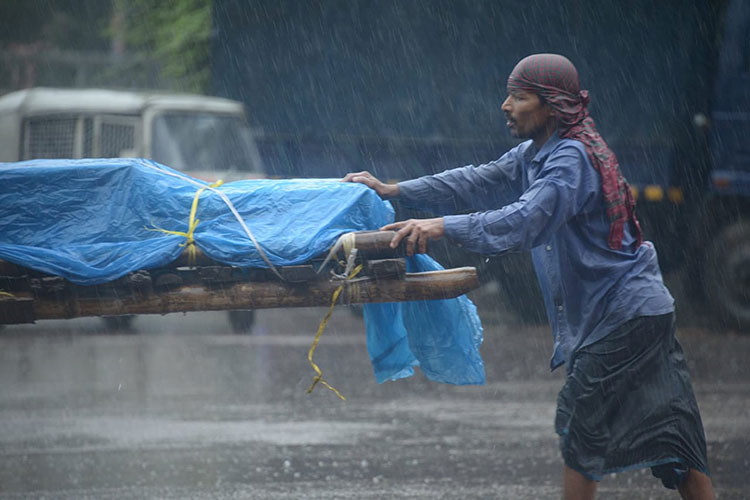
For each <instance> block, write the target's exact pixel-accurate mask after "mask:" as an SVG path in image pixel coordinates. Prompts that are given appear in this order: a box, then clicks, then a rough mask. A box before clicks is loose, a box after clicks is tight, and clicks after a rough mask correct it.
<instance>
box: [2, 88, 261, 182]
mask: <svg viewBox="0 0 750 500" xmlns="http://www.w3.org/2000/svg"><path fill="white" fill-rule="evenodd" d="M118 157H119V158H122V157H140V158H151V159H154V160H156V161H158V162H159V163H162V164H164V165H167V166H169V167H172V168H174V169H176V170H181V171H183V172H187V173H189V174H190V175H192V176H193V177H198V178H202V179H204V180H211V181H214V180H217V179H223V180H225V181H232V180H238V179H244V178H256V177H261V176H262V175H263V165H262V162H261V159H260V155H259V154H258V149H257V147H256V144H255V140H254V139H253V136H252V134H251V132H250V129H249V128H248V126H247V120H246V116H245V109H244V106H243V105H242V103H240V102H237V101H232V100H229V99H222V98H219V97H208V96H203V95H192V94H174V93H171V94H170V93H163V92H156V91H149V92H144V91H125V90H108V89H58V88H32V89H27V90H19V91H16V92H12V93H10V94H6V95H4V96H2V97H0V161H20V160H31V159H36V158H118Z"/></svg>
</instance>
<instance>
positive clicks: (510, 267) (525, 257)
mask: <svg viewBox="0 0 750 500" xmlns="http://www.w3.org/2000/svg"><path fill="white" fill-rule="evenodd" d="M487 266H488V267H487V269H486V271H487V272H488V273H489V275H490V276H491V277H492V278H493V279H494V280H495V281H496V282H497V284H498V286H499V288H500V291H501V293H500V300H502V301H503V302H504V303H505V305H506V306H507V308H508V309H509V310H510V311H511V312H512V313H513V314H515V316H516V318H517V319H518V321H520V322H521V323H523V324H527V325H542V324H545V323H546V322H547V312H546V311H545V309H544V298H543V297H542V291H541V289H540V288H539V282H538V281H537V279H536V274H535V273H534V266H533V264H532V263H531V256H530V255H529V254H528V253H511V254H506V255H503V256H502V257H494V258H492V259H490V260H489V262H488V263H487Z"/></svg>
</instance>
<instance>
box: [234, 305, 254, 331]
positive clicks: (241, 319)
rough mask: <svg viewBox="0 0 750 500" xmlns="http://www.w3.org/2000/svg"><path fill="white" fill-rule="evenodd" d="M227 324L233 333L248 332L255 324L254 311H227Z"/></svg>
mask: <svg viewBox="0 0 750 500" xmlns="http://www.w3.org/2000/svg"><path fill="white" fill-rule="evenodd" d="M229 324H230V325H231V326H232V331H233V332H234V333H240V334H250V333H252V332H253V325H254V324H255V311H253V310H237V311H229Z"/></svg>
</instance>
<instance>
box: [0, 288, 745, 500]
mask: <svg viewBox="0 0 750 500" xmlns="http://www.w3.org/2000/svg"><path fill="white" fill-rule="evenodd" d="M484 292H486V291H480V292H478V293H477V294H476V295H475V296H474V298H475V299H476V302H477V304H478V307H479V310H480V314H481V316H482V319H483V322H484V327H485V342H484V344H483V348H482V355H483V358H484V361H485V363H486V365H487V384H486V385H485V386H481V387H454V386H447V385H440V384H435V383H432V382H429V381H427V380H426V379H425V378H424V377H422V376H421V375H420V374H417V375H415V376H414V377H411V378H409V379H406V380H401V381H398V382H391V383H386V384H382V385H379V384H377V383H376V382H375V381H374V378H373V376H372V371H371V368H370V365H369V361H368V358H367V353H366V348H365V343H364V335H363V326H362V321H361V319H360V318H359V317H357V316H356V315H354V314H352V313H351V312H350V311H349V310H348V309H347V308H344V307H339V308H338V309H337V310H336V313H335V314H334V316H333V318H332V319H331V321H330V322H329V325H328V327H327V329H326V331H325V333H324V335H323V340H322V341H321V344H320V346H319V348H318V350H317V352H316V361H317V362H318V364H319V365H320V366H321V368H322V369H323V371H324V374H325V376H326V379H327V380H328V381H329V382H330V383H331V384H332V385H333V386H334V387H336V388H337V389H339V390H340V391H341V392H342V393H343V394H345V395H346V396H347V397H348V401H346V402H342V401H340V400H339V399H338V398H336V396H335V395H334V394H333V393H331V392H330V391H328V390H327V389H325V388H323V387H318V388H316V390H315V392H314V393H313V394H310V395H308V394H306V389H307V387H308V385H309V383H310V381H311V377H312V375H313V372H312V370H311V369H310V366H309V365H308V363H307V351H308V348H309V345H310V342H311V341H312V338H313V334H314V332H315V330H316V328H317V324H318V322H319V321H320V319H321V318H322V317H323V315H324V314H325V310H324V309H298V310H290V309H286V310H267V311H259V312H258V314H257V321H256V325H255V327H254V331H253V334H252V335H235V334H231V333H228V332H229V327H228V321H227V318H226V315H225V314H224V313H194V314H189V315H176V316H166V317H145V316H142V317H139V318H137V319H136V320H135V322H134V324H133V327H134V330H135V331H137V332H138V333H133V332H131V333H125V332H119V333H117V334H105V333H103V332H102V323H101V321H100V320H98V319H85V320H71V321H67V322H66V321H50V322H40V323H39V324H37V325H30V326H14V327H6V328H4V329H3V330H2V331H0V498H13V499H15V498H46V499H58V498H92V499H93V498H97V499H99V498H122V499H131V498H132V499H136V498H137V499H141V498H167V499H177V498H180V499H183V498H196V499H198V498H218V499H235V498H248V499H271V500H272V499H352V498H362V499H381V498H382V499H397V498H403V499H406V498H409V499H496V498H501V499H502V498H520V499H532V498H533V499H538V498H559V496H560V489H559V486H558V484H559V482H560V479H561V465H560V463H561V462H560V458H559V452H558V449H557V440H556V436H555V433H554V430H553V425H552V424H553V416H554V408H555V397H556V394H557V391H558V390H559V388H560V386H561V384H562V378H561V377H562V373H554V374H550V373H549V372H548V370H547V369H546V366H547V360H548V355H549V349H550V342H549V332H548V329H547V328H546V327H523V326H519V325H516V324H514V323H513V322H512V320H510V319H508V317H507V315H505V314H503V312H502V311H501V310H498V309H497V308H496V305H495V303H494V302H493V300H492V299H491V296H490V295H491V294H489V293H484ZM683 323H684V322H683ZM678 334H679V337H680V339H681V341H682V343H683V345H684V347H685V350H686V352H687V356H688V360H689V363H690V366H691V369H692V373H693V380H694V385H695V388H696V392H697V396H698V401H699V403H700V406H701V410H702V412H703V416H704V420H705V425H706V432H707V438H708V444H709V460H710V464H711V467H712V471H713V476H714V481H715V486H716V488H717V491H718V493H719V498H723V499H740V498H750V492H748V491H746V490H748V488H747V487H746V484H747V480H746V477H747V474H748V472H749V471H750V336H744V337H743V336H740V335H737V334H733V333H731V332H715V331H710V330H708V329H705V328H697V327H693V326H691V325H690V324H683V325H682V326H681V328H680V329H679V333H678ZM599 491H600V495H599V498H612V499H641V498H643V499H646V498H677V495H676V493H674V492H669V491H667V490H664V489H663V488H662V487H661V486H660V485H659V483H658V481H657V480H655V479H653V478H652V477H651V476H650V473H649V472H648V471H639V472H630V473H623V474H619V475H617V476H613V477H607V478H606V479H605V480H604V481H603V482H602V483H601V485H600V489H599Z"/></svg>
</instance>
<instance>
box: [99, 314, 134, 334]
mask: <svg viewBox="0 0 750 500" xmlns="http://www.w3.org/2000/svg"><path fill="white" fill-rule="evenodd" d="M134 319H135V315H133V314H128V315H125V316H102V321H104V325H105V327H106V328H107V330H109V331H122V332H125V333H132V332H134V330H133V320H134Z"/></svg>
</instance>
